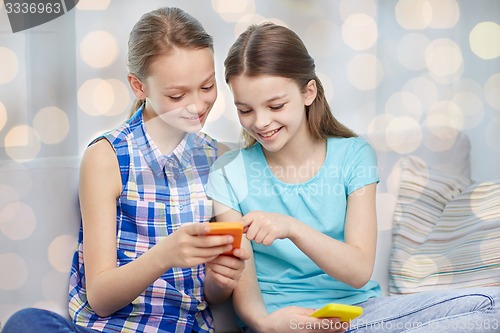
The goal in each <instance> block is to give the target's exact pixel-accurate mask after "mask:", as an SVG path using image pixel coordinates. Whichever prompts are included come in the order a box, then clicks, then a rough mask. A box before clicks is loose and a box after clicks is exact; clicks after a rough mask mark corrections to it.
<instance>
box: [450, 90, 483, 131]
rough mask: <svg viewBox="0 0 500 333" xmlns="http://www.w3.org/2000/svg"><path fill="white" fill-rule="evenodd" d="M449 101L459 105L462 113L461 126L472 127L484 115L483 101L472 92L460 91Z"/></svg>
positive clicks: (477, 123)
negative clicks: (462, 120)
mask: <svg viewBox="0 0 500 333" xmlns="http://www.w3.org/2000/svg"><path fill="white" fill-rule="evenodd" d="M451 101H452V102H453V103H455V104H456V105H460V108H461V110H462V113H463V117H464V122H463V128H473V127H476V126H477V125H479V123H480V122H481V120H482V119H483V116H484V110H483V101H482V99H481V98H480V97H479V96H477V95H476V94H475V93H472V92H461V93H457V94H455V95H454V96H453V97H452V98H451Z"/></svg>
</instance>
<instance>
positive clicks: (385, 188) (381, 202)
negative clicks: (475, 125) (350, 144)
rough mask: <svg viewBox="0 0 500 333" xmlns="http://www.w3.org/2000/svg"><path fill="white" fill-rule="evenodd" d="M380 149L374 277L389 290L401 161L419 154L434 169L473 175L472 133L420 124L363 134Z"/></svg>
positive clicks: (383, 288)
mask: <svg viewBox="0 0 500 333" xmlns="http://www.w3.org/2000/svg"><path fill="white" fill-rule="evenodd" d="M363 137H365V138H366V139H367V140H368V142H370V143H371V144H372V146H373V147H374V148H375V151H376V153H377V159H378V167H379V176H380V183H379V184H378V186H377V222H378V235H377V237H378V238H377V254H376V258H375V267H374V271H373V275H372V279H373V280H376V281H378V282H379V283H380V287H381V289H382V293H383V294H384V295H387V294H388V293H389V290H388V285H389V257H390V252H391V246H392V225H393V215H394V209H395V206H396V199H397V196H398V191H399V186H400V179H401V161H402V160H404V158H406V157H408V156H415V157H418V158H420V159H421V160H423V161H425V163H426V164H427V165H429V166H431V167H432V168H434V169H437V170H440V171H443V172H446V173H449V174H453V175H461V176H464V177H470V174H471V170H470V141H469V138H468V136H467V135H466V134H465V133H463V132H461V131H457V130H456V129H454V128H450V127H446V126H443V127H421V128H420V127H419V128H418V131H417V132H415V131H414V130H413V131H408V130H406V129H405V128H395V127H391V129H390V130H388V129H379V130H376V129H375V130H374V131H372V132H370V133H369V134H365V135H363Z"/></svg>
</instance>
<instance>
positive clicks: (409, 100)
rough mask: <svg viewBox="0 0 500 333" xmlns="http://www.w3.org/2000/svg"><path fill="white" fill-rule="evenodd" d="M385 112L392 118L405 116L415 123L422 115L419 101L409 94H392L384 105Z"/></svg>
mask: <svg viewBox="0 0 500 333" xmlns="http://www.w3.org/2000/svg"><path fill="white" fill-rule="evenodd" d="M385 112H386V113H387V114H390V115H393V116H407V117H410V118H413V119H414V120H416V121H417V122H418V120H420V117H422V113H423V111H422V105H421V104H420V100H419V99H418V98H417V96H415V95H413V94H412V93H409V92H398V93H395V94H393V95H392V96H391V97H390V98H389V99H388V100H387V102H386V103H385Z"/></svg>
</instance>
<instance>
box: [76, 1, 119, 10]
mask: <svg viewBox="0 0 500 333" xmlns="http://www.w3.org/2000/svg"><path fill="white" fill-rule="evenodd" d="M110 3H111V0H85V1H79V2H78V4H77V5H76V8H77V9H79V10H105V9H107V8H108V6H109V4H110Z"/></svg>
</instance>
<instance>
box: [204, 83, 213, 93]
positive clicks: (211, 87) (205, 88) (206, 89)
mask: <svg viewBox="0 0 500 333" xmlns="http://www.w3.org/2000/svg"><path fill="white" fill-rule="evenodd" d="M213 87H215V84H214V83H212V84H211V85H209V86H206V87H202V88H201V90H205V91H210V90H212V89H213Z"/></svg>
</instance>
